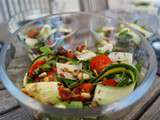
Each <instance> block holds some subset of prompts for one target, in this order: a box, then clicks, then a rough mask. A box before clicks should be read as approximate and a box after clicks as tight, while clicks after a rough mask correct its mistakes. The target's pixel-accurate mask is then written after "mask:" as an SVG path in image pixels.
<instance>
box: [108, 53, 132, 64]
mask: <svg viewBox="0 0 160 120" xmlns="http://www.w3.org/2000/svg"><path fill="white" fill-rule="evenodd" d="M108 57H109V58H110V59H111V60H112V62H115V63H119V62H120V63H126V64H130V65H131V64H132V62H133V60H132V59H133V54H132V53H128V52H112V53H110V54H109V55H108Z"/></svg>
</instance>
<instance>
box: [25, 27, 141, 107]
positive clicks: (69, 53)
mask: <svg viewBox="0 0 160 120" xmlns="http://www.w3.org/2000/svg"><path fill="white" fill-rule="evenodd" d="M47 29H49V28H47ZM124 29H125V28H121V29H120V30H119V31H118V32H117V33H116V35H117V37H118V38H117V39H120V40H122V39H123V40H125V39H126V33H127V35H130V36H131V37H130V38H132V39H130V40H131V41H132V40H134V34H133V33H132V32H130V30H128V29H127V32H126V31H125V32H123V31H124ZM104 30H105V31H107V34H106V33H102V32H103V31H104ZM42 31H43V32H44V31H45V30H44V28H43V29H42V30H41V32H40V33H37V32H36V31H34V32H32V34H28V36H30V37H32V39H34V38H33V36H35V35H36V36H37V35H42V33H43V32H42ZM51 31H52V32H53V31H54V30H51ZM105 31H104V32H105ZM113 31H115V30H114V29H113V28H107V27H105V29H102V31H100V32H101V33H100V34H103V35H106V36H110V35H111V34H113ZM45 32H47V30H46V31H45ZM122 32H123V33H122ZM124 33H125V34H124ZM122 34H123V35H124V36H123V37H122ZM45 35H47V34H45ZM47 36H49V35H47ZM43 37H45V38H44V39H46V38H47V37H46V36H43ZM124 38H125V39H124ZM136 38H137V37H136ZM135 44H137V41H136V42H135ZM45 49H47V48H42V47H41V48H40V50H45ZM47 50H48V49H47ZM48 51H49V50H48ZM138 77H139V74H138V70H137V68H136V67H135V65H134V63H133V53H132V52H124V51H118V50H116V49H115V43H112V42H109V41H107V40H100V41H99V42H98V43H96V50H90V49H88V46H86V44H80V45H78V46H77V47H76V49H74V50H70V49H65V48H63V47H62V46H61V47H59V48H57V49H55V50H54V52H53V51H52V52H47V53H45V54H41V55H39V56H38V57H36V58H35V59H34V60H33V61H32V64H31V65H30V68H29V70H28V71H27V73H26V75H25V77H24V80H23V88H22V91H23V92H24V93H25V94H27V95H29V96H30V97H32V98H34V99H36V100H38V101H40V102H42V103H44V104H47V105H51V106H54V107H59V108H85V107H92V108H93V107H97V106H99V105H107V104H110V103H113V102H116V101H118V100H120V99H122V98H124V97H126V96H128V95H129V94H130V93H131V92H132V91H133V90H134V89H135V87H136V85H137V82H138Z"/></svg>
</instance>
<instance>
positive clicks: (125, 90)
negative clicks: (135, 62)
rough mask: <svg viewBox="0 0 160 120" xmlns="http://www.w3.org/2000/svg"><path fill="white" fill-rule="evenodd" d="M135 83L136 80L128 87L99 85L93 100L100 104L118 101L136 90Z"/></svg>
mask: <svg viewBox="0 0 160 120" xmlns="http://www.w3.org/2000/svg"><path fill="white" fill-rule="evenodd" d="M135 85H136V83H135V82H133V83H132V84H130V85H128V86H126V87H111V86H103V85H97V87H96V89H95V94H94V98H93V101H96V102H97V103H98V104H99V105H105V104H110V103H113V102H116V101H118V100H120V99H122V98H124V97H127V96H128V95H129V94H130V93H131V92H132V91H133V90H134V87H135Z"/></svg>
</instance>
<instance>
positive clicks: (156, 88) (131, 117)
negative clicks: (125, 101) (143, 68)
mask: <svg viewBox="0 0 160 120" xmlns="http://www.w3.org/2000/svg"><path fill="white" fill-rule="evenodd" d="M159 93H160V77H157V79H156V81H155V83H154V85H153V87H152V88H151V89H150V91H149V92H148V93H147V94H146V95H145V96H144V97H143V98H142V100H141V101H140V102H139V103H138V104H137V105H135V106H134V108H133V109H132V110H131V111H130V113H129V114H128V115H127V116H126V117H125V118H124V119H123V120H137V119H139V118H140V117H141V115H142V114H143V113H144V112H145V111H146V110H147V108H148V107H150V105H151V104H152V102H154V101H155V100H156V98H157V97H158V96H159ZM146 120H149V119H146Z"/></svg>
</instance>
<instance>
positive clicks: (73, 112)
mask: <svg viewBox="0 0 160 120" xmlns="http://www.w3.org/2000/svg"><path fill="white" fill-rule="evenodd" d="M55 19H58V20H55ZM22 21H24V22H25V19H23V20H22V19H17V20H15V23H16V24H17V23H18V22H19V23H22ZM11 22H12V23H10V24H9V25H10V28H11V27H12V25H13V23H14V18H13V19H12V21H11ZM54 22H55V23H58V26H56V27H54V26H52V25H53V24H55V23H54ZM15 23H14V24H15ZM67 23H68V24H67ZM45 24H47V25H49V26H52V28H56V29H57V30H59V28H60V27H61V26H64V25H68V26H67V28H69V29H71V31H72V32H71V33H69V34H67V37H69V38H70V39H66V36H65V37H64V35H62V34H61V35H60V38H54V39H53V40H55V39H56V42H54V44H52V46H49V47H50V48H51V50H53V49H57V48H58V47H60V46H63V47H64V48H65V49H71V50H73V49H75V48H76V47H77V46H78V45H80V44H87V48H88V49H89V50H93V51H95V50H96V49H97V43H99V42H101V41H103V42H104V41H107V42H109V43H111V44H113V46H114V50H115V51H118V52H129V53H132V54H133V64H134V65H137V66H138V67H137V69H139V77H138V82H137V86H136V88H135V90H134V91H133V92H132V93H131V94H129V95H128V96H127V97H124V98H122V99H120V100H118V101H116V102H113V103H110V104H106V105H100V106H97V107H95V108H81V109H73V108H67V109H62V108H57V107H54V106H49V105H45V104H42V103H41V102H39V101H37V100H35V99H33V98H31V97H29V96H27V95H26V94H24V93H23V92H22V91H21V88H22V87H23V79H24V76H25V73H26V71H27V69H28V68H29V66H30V64H31V63H32V59H33V53H32V51H31V50H32V49H30V48H31V47H30V46H28V44H26V42H25V40H26V38H23V37H26V34H27V32H28V31H29V30H30V29H31V28H33V27H37V28H39V27H40V28H41V29H43V28H42V27H43V26H44V25H45ZM102 28H110V29H112V30H113V31H111V35H110V36H109V37H108V36H107V35H106V34H105V33H103V32H104V31H103V30H102ZM121 28H125V29H127V30H128V29H129V31H131V35H133V36H132V37H131V38H126V37H125V38H124V39H123V40H120V39H117V36H119V34H120V33H118V31H120V30H121ZM13 29H14V28H13ZM26 31H27V32H26ZM112 32H113V33H112ZM58 33H61V32H59V31H58ZM52 34H53V33H52ZM62 36H63V37H62ZM135 36H136V37H135ZM7 39H9V40H10V43H5V44H4V46H3V48H2V50H1V54H0V56H1V60H0V78H1V80H2V82H3V84H4V85H5V87H6V88H7V89H8V91H9V92H10V93H11V94H12V95H13V96H14V97H15V98H16V99H17V100H18V101H19V102H20V104H21V105H22V106H25V107H26V108H27V110H28V111H29V113H31V114H34V115H38V116H39V117H40V118H41V119H42V120H43V119H44V120H48V119H49V120H52V119H69V120H71V119H88V118H89V119H97V118H98V119H107V118H110V119H120V118H122V117H123V116H124V115H126V114H127V113H128V112H129V110H130V109H131V108H132V106H133V105H135V104H136V103H137V102H138V101H140V100H141V98H142V97H143V96H144V95H145V94H146V93H147V91H148V90H149V88H151V86H152V84H153V82H154V80H155V77H156V70H157V62H156V57H155V54H154V51H153V49H152V47H151V46H150V45H149V43H148V42H147V40H146V39H145V38H144V37H143V35H141V33H139V32H138V31H136V30H134V29H133V28H132V27H130V26H129V25H128V24H126V23H125V22H124V21H123V22H121V21H120V20H117V19H114V18H112V17H106V16H102V15H98V14H93V13H84V12H68V13H59V14H50V15H48V16H45V17H41V18H37V19H35V20H30V21H29V22H27V23H26V24H24V25H22V26H21V27H18V29H14V31H12V35H11V37H9V38H7ZM43 42H44V45H48V44H47V43H46V42H45V41H43ZM11 43H12V44H13V45H15V46H16V47H15V49H16V52H15V57H13V56H14V49H13V46H12V45H11ZM32 47H34V46H32ZM42 47H43V46H42ZM41 52H42V54H43V52H44V51H41ZM45 52H46V51H45ZM101 52H103V50H102V51H101ZM107 52H111V51H107ZM20 56H21V57H23V60H21V61H17V57H20ZM12 58H13V59H12ZM15 62H17V63H15ZM16 64H17V65H16ZM13 66H17V68H16V69H15V70H14V76H13V75H10V69H9V68H10V67H13ZM19 66H21V68H20V67H19Z"/></svg>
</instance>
